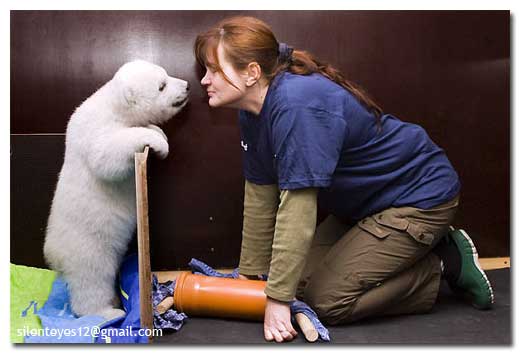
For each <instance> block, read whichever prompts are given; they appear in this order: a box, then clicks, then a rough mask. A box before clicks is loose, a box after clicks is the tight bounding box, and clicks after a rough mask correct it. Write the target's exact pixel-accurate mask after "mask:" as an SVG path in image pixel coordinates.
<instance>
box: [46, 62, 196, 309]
mask: <svg viewBox="0 0 520 353" xmlns="http://www.w3.org/2000/svg"><path fill="white" fill-rule="evenodd" d="M165 83H166V86H165V87H164V89H163V90H162V91H160V90H159V88H160V87H161V85H164V84H165ZM187 96H188V84H187V82H186V81H182V80H179V79H176V78H173V77H170V76H168V75H167V73H166V71H165V70H164V69H163V68H161V67H159V66H157V65H153V64H150V63H148V62H145V61H133V62H130V63H127V64H125V65H123V66H122V67H121V68H120V69H119V70H118V71H117V73H116V74H115V75H114V77H113V78H112V80H110V81H109V82H108V83H106V84H105V85H104V86H103V87H101V88H100V89H99V90H98V91H97V92H95V93H94V94H93V95H92V96H90V97H89V98H88V99H87V100H86V101H85V102H83V104H81V106H79V107H78V108H77V109H76V111H75V112H74V114H73V115H72V116H71V118H70V121H69V123H68V126H67V134H66V139H65V161H64V163H63V167H62V169H61V172H60V175H59V180H58V185H57V187H56V192H55V194H54V199H53V202H52V207H51V211H50V216H49V221H48V225H47V233H46V237H45V245H44V255H45V259H46V260H47V263H48V264H49V265H50V267H51V268H52V269H54V270H56V271H58V272H60V273H61V274H62V275H63V277H64V279H65V280H66V281H67V283H68V286H69V291H70V295H71V304H72V309H73V311H74V312H75V313H76V314H77V315H80V316H81V315H87V314H96V315H101V316H104V317H105V318H107V319H111V318H114V317H117V316H121V315H122V314H124V312H123V311H122V310H120V309H117V306H118V305H119V304H118V303H119V300H118V295H117V292H116V275H117V272H118V269H119V266H120V263H121V260H122V257H123V256H124V254H125V252H126V250H127V247H128V243H129V241H130V240H131V237H132V235H133V234H134V230H135V227H136V201H135V176H134V153H135V152H141V151H143V149H144V147H145V145H149V146H150V148H151V149H152V151H154V152H155V153H157V154H158V155H159V157H160V158H166V156H167V155H168V142H167V138H166V135H165V134H164V132H163V131H162V130H161V129H160V128H159V127H157V126H156V125H155V124H160V123H163V122H165V121H167V120H168V119H169V118H171V117H172V116H174V115H175V114H176V113H177V112H179V111H180V110H181V109H182V107H183V106H184V105H185V104H186V101H187Z"/></svg>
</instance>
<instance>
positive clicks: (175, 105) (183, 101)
mask: <svg viewBox="0 0 520 353" xmlns="http://www.w3.org/2000/svg"><path fill="white" fill-rule="evenodd" d="M187 100H188V97H184V98H183V99H181V100H180V101H177V102H173V103H172V107H175V108H177V107H180V106H181V105H183V104H184V103H185V102H186V101H187Z"/></svg>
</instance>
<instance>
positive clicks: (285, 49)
mask: <svg viewBox="0 0 520 353" xmlns="http://www.w3.org/2000/svg"><path fill="white" fill-rule="evenodd" d="M293 50H294V49H293V48H292V47H290V46H288V45H287V44H285V43H279V44H278V60H279V61H280V62H281V63H288V62H290V61H291V57H292V53H293Z"/></svg>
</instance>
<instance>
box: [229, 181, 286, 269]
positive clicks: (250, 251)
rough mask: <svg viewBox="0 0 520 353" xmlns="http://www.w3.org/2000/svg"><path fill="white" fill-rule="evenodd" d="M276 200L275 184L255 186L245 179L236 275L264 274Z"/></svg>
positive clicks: (267, 267) (271, 242) (276, 186)
mask: <svg viewBox="0 0 520 353" xmlns="http://www.w3.org/2000/svg"><path fill="white" fill-rule="evenodd" d="M279 202H280V199H279V190H278V185H276V184H272V185H257V184H254V183H251V182H249V181H247V180H246V182H245V188H244V224H243V227H242V249H241V251H240V264H239V266H238V267H239V272H240V274H242V275H263V274H267V273H268V271H269V263H270V262H271V253H272V246H273V237H274V230H275V222H276V212H277V211H278V204H279Z"/></svg>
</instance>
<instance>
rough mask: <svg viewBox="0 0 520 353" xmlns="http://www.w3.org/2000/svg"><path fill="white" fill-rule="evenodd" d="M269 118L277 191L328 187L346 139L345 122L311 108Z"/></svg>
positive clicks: (280, 111) (294, 110)
mask: <svg viewBox="0 0 520 353" xmlns="http://www.w3.org/2000/svg"><path fill="white" fill-rule="evenodd" d="M272 119H273V120H272V145H273V151H274V152H275V155H274V157H275V167H276V171H277V175H278V185H279V187H280V189H282V190H291V189H300V188H307V187H328V186H330V183H331V180H332V175H333V173H334V170H335V169H336V165H337V163H338V161H339V158H340V155H341V150H342V146H343V142H344V139H345V133H346V128H347V126H346V121H345V120H344V119H343V118H342V117H340V116H337V115H335V114H331V113H329V112H327V111H324V110H321V109H317V108H312V107H295V108H290V109H289V108H284V109H280V110H279V112H277V113H274V114H273V117H272Z"/></svg>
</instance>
